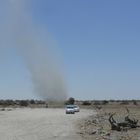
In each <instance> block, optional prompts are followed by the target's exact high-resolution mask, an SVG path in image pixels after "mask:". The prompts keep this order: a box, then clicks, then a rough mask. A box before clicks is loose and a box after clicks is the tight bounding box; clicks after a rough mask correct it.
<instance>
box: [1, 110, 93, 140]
mask: <svg viewBox="0 0 140 140" xmlns="http://www.w3.org/2000/svg"><path fill="white" fill-rule="evenodd" d="M91 113H93V111H90V110H81V112H80V113H76V114H75V115H66V114H65V110H64V109H27V108H26V109H14V110H12V111H1V112H0V140H66V139H67V140H81V137H80V136H79V135H78V134H77V131H78V130H76V124H77V123H78V121H79V120H80V119H82V118H86V117H87V116H89V115H90V114H91Z"/></svg>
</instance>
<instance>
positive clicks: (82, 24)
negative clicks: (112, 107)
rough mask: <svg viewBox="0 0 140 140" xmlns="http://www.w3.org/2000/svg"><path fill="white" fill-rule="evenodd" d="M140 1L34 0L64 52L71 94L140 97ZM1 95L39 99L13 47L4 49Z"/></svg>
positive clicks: (34, 11)
mask: <svg viewBox="0 0 140 140" xmlns="http://www.w3.org/2000/svg"><path fill="white" fill-rule="evenodd" d="M23 1H24V0H23ZM139 6H140V1H139V0H31V5H30V6H29V7H28V8H29V9H30V15H31V16H32V20H33V22H34V23H35V24H36V25H37V26H38V27H41V28H42V29H43V28H45V30H47V31H48V32H49V35H50V38H51V39H52V40H53V41H52V40H51V42H53V45H54V44H55V45H56V46H57V50H59V53H60V54H61V59H62V63H63V71H64V75H65V79H66V84H67V87H68V93H69V96H72V97H75V98H78V99H140V94H139V93H140V64H139V62H140V8H139ZM2 7H3V5H2V2H0V8H2ZM3 8H4V7H3ZM0 11H1V10H0ZM1 15H2V14H0V18H1V19H2V21H3V20H5V18H4V17H2V16H1ZM5 16H6V14H5ZM4 34H6V33H4ZM1 38H2V37H1ZM46 38H47V36H46ZM47 39H48V38H47ZM0 41H1V42H2V41H3V40H0ZM1 44H3V43H1ZM7 45H9V43H8V40H7ZM5 46H6V44H5ZM0 98H4V99H5V98H13V99H15V98H16V99H21V98H24V99H27V98H38V97H37V96H35V95H34V94H33V90H32V82H31V79H30V76H29V72H28V70H27V69H26V67H25V64H24V63H23V60H22V58H21V57H20V55H19V54H18V53H17V51H16V50H15V49H13V48H7V47H1V49H0Z"/></svg>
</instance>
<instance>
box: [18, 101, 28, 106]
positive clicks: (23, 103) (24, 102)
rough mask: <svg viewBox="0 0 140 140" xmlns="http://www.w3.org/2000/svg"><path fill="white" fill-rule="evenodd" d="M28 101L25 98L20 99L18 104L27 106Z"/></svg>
mask: <svg viewBox="0 0 140 140" xmlns="http://www.w3.org/2000/svg"><path fill="white" fill-rule="evenodd" d="M28 104H29V103H28V101H27V100H21V101H20V106H24V107H27V106H28Z"/></svg>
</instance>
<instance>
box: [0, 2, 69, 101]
mask: <svg viewBox="0 0 140 140" xmlns="http://www.w3.org/2000/svg"><path fill="white" fill-rule="evenodd" d="M32 3H33V0H6V1H0V5H1V6H0V8H1V10H0V12H1V14H0V15H1V16H2V20H3V22H2V23H1V24H0V26H1V27H0V28H1V29H2V30H3V33H5V35H2V33H0V36H3V38H4V40H7V41H9V42H10V43H9V46H10V47H14V48H16V49H17V50H18V53H19V54H20V55H21V57H22V58H23V60H24V62H25V64H26V66H27V68H28V71H29V72H30V75H31V80H32V83H33V86H34V92H35V93H37V94H38V95H39V96H40V97H41V98H42V99H44V100H48V101H61V100H65V99H66V98H67V90H66V85H65V80H64V76H63V74H62V72H61V67H59V63H58V61H57V62H56V61H55V57H54V56H52V52H51V51H50V50H51V49H50V46H49V43H48V40H49V39H48V37H47V36H46V37H44V35H45V34H43V32H42V31H43V30H42V27H40V26H39V25H37V24H35V22H34V21H33V20H32V16H31V13H30V10H29V9H30V8H29V7H30V6H32ZM44 30H45V29H44ZM48 36H49V35H48ZM5 42H6V41H5ZM3 45H4V46H6V44H3Z"/></svg>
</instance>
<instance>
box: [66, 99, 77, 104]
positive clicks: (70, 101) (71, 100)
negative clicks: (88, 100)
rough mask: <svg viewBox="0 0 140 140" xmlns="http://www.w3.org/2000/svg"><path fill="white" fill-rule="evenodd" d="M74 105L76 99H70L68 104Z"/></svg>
mask: <svg viewBox="0 0 140 140" xmlns="http://www.w3.org/2000/svg"><path fill="white" fill-rule="evenodd" d="M74 103H75V99H74V98H73V97H70V98H69V99H68V102H67V104H71V105H73V104H74Z"/></svg>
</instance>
